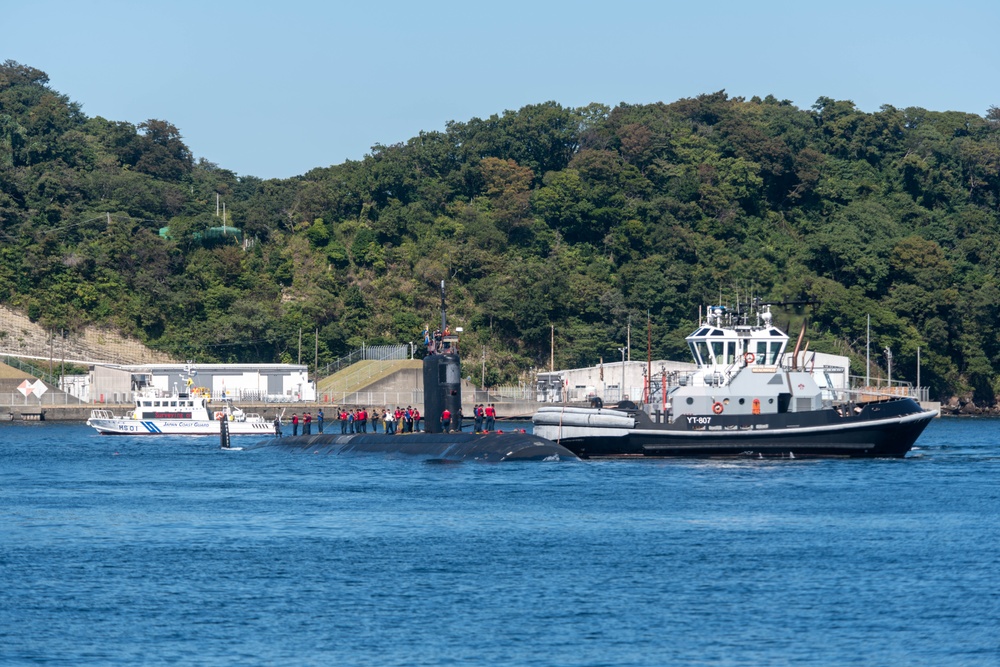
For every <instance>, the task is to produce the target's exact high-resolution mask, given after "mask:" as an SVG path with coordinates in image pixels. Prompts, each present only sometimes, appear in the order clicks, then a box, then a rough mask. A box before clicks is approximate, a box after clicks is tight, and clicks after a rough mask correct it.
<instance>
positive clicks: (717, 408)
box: [712, 401, 725, 415]
mask: <svg viewBox="0 0 1000 667" xmlns="http://www.w3.org/2000/svg"><path fill="white" fill-rule="evenodd" d="M723 410H725V408H724V407H723V406H722V403H719V402H718V401H716V402H715V403H712V412H714V413H715V414H717V415H721V414H722V411H723Z"/></svg>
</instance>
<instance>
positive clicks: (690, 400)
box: [687, 396, 694, 405]
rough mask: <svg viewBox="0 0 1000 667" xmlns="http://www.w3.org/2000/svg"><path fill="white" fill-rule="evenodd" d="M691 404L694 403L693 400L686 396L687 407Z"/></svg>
mask: <svg viewBox="0 0 1000 667" xmlns="http://www.w3.org/2000/svg"><path fill="white" fill-rule="evenodd" d="M692 403H694V399H693V398H691V397H690V396H688V397H687V404H688V405H691V404H692Z"/></svg>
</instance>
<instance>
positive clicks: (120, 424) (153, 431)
mask: <svg viewBox="0 0 1000 667" xmlns="http://www.w3.org/2000/svg"><path fill="white" fill-rule="evenodd" d="M193 384H194V382H193V378H192V377H191V376H188V377H187V379H186V382H185V389H183V390H181V391H174V392H164V391H161V390H159V389H157V388H156V387H154V386H152V384H151V382H150V378H149V377H148V376H143V377H141V378H140V379H139V380H138V383H137V384H136V383H135V382H133V395H134V399H135V405H134V407H133V409H132V410H131V411H130V412H128V413H126V414H125V415H122V416H118V415H115V414H114V413H113V412H112V411H111V410H106V409H96V410H91V412H90V419H88V420H87V426H90V427H92V428H94V429H96V430H97V432H98V433H101V434H102V435H216V436H218V435H220V432H221V428H220V423H221V422H222V421H223V420H225V421H226V422H228V427H229V429H228V432H229V433H231V434H232V435H270V434H273V433H274V431H275V427H274V425H273V424H272V423H271V422H268V421H266V420H265V419H264V418H263V417H261V416H260V415H259V414H256V413H252V412H251V413H246V412H244V411H243V410H241V409H240V408H238V407H236V406H234V405H233V403H232V402H231V401H228V400H227V401H225V402H224V404H223V405H222V406H220V407H219V408H217V409H214V410H212V409H210V407H209V401H210V400H211V392H209V391H208V389H203V388H199V387H194V386H192V385H193Z"/></svg>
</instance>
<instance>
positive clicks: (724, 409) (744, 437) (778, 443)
mask: <svg viewBox="0 0 1000 667" xmlns="http://www.w3.org/2000/svg"><path fill="white" fill-rule="evenodd" d="M755 319H756V323H755V324H748V323H746V322H745V321H744V322H743V323H740V321H739V320H740V318H739V317H738V316H733V315H731V314H730V313H729V312H728V310H727V309H726V308H725V307H721V306H713V307H710V308H709V309H708V316H707V317H706V318H705V320H704V321H703V323H702V324H701V326H699V327H698V329H697V330H696V331H695V332H694V333H692V334H691V335H690V336H688V337H687V338H686V340H687V342H688V346H689V348H690V350H691V354H692V356H693V357H694V361H695V363H696V364H697V370H695V371H692V372H682V371H674V372H672V373H670V374H664V375H663V377H662V380H661V381H660V383H659V384H660V386H659V387H658V388H657V391H651V392H650V394H651V395H652V397H653V400H650V401H649V402H648V403H646V404H645V405H641V406H640V405H636V404H635V403H632V402H630V401H622V402H620V403H619V404H618V405H617V406H615V407H614V408H610V409H608V408H604V407H602V406H600V405H599V402H598V405H597V406H595V407H591V408H583V407H567V406H552V407H544V408H541V409H540V410H539V411H538V412H537V413H536V414H535V415H534V416H533V418H532V421H533V422H534V432H535V435H539V436H542V437H544V438H548V439H549V440H552V441H554V442H557V443H559V444H560V445H562V446H564V447H566V448H567V449H569V450H571V451H572V452H573V453H574V454H576V455H577V456H580V457H581V458H602V457H665V456H698V457H719V456H721V457H753V458H761V457H792V458H804V457H833V456H842V457H897V458H899V457H903V456H905V455H906V453H907V452H908V451H909V450H910V448H911V447H912V446H913V443H914V442H915V441H916V439H917V438H918V437H919V436H920V434H921V433H922V432H923V430H924V428H925V427H926V426H927V424H928V423H930V420H931V419H933V418H934V417H936V416H937V414H938V413H937V411H936V410H924V409H922V408H921V407H920V405H919V404H918V403H917V402H916V401H915V400H913V399H912V398H908V397H899V396H892V395H885V396H881V395H873V394H872V393H871V392H870V390H866V391H865V392H864V393H861V392H858V393H854V392H851V391H849V390H846V389H837V388H835V386H834V383H833V382H832V380H831V379H830V373H832V372H833V369H822V368H820V369H816V368H805V367H804V364H802V363H800V356H804V355H802V354H800V347H801V343H802V336H801V335H800V337H799V342H798V343H797V344H796V346H795V350H794V352H793V353H792V354H790V355H788V354H786V346H787V345H788V340H789V339H788V335H787V334H785V333H784V332H783V331H781V330H780V329H778V328H777V327H776V326H774V324H773V322H772V319H773V318H772V315H771V312H770V307H769V306H767V305H762V306H761V307H760V308H758V309H757V312H756V313H755ZM825 370H829V372H825ZM839 370H841V371H842V370H843V369H839ZM817 375H819V376H820V377H821V379H824V380H825V382H824V384H825V386H824V387H821V386H820V385H819V384H818V383H817V380H816V376H817ZM653 379H654V380H655V376H654V378H653ZM650 384H652V382H651V383H650Z"/></svg>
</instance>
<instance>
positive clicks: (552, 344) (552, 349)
mask: <svg viewBox="0 0 1000 667" xmlns="http://www.w3.org/2000/svg"><path fill="white" fill-rule="evenodd" d="M551 327H552V333H551V334H550V337H551V339H550V340H549V372H550V373H555V372H556V325H554V324H553V325H551Z"/></svg>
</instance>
